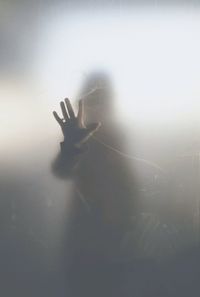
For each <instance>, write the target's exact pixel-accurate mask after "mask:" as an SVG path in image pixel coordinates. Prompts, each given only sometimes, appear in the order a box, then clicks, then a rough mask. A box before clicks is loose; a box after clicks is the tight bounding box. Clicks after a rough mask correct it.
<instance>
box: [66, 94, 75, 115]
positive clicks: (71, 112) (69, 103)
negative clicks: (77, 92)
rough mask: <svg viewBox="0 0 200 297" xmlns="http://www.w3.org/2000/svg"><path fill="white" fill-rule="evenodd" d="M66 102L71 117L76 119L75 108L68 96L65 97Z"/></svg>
mask: <svg viewBox="0 0 200 297" xmlns="http://www.w3.org/2000/svg"><path fill="white" fill-rule="evenodd" d="M65 104H66V106H67V110H68V114H69V117H70V118H72V119H74V118H75V114H74V110H73V108H72V105H71V102H70V101H69V99H68V98H66V99H65Z"/></svg>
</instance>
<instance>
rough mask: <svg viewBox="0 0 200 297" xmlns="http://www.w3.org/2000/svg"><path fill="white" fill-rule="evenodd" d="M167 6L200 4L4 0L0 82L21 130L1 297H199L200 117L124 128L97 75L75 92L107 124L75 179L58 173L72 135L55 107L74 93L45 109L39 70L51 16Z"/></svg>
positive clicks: (8, 203) (0, 189)
mask: <svg viewBox="0 0 200 297" xmlns="http://www.w3.org/2000/svg"><path fill="white" fill-rule="evenodd" d="M163 4H164V5H166V6H170V7H174V6H176V5H177V6H178V7H179V5H180V8H181V7H188V8H186V9H189V10H190V9H192V10H193V9H195V8H196V7H198V5H199V1H148V3H147V1H123V2H122V1H73V2H72V1H50V0H49V1H48V0H46V1H43V2H42V1H34V2H33V1H0V16H1V17H0V65H1V67H0V82H1V89H4V88H5V89H6V90H8V94H9V96H8V97H6V96H5V97H4V93H2V95H1V96H2V97H1V99H0V101H1V102H2V105H1V106H2V110H1V113H2V114H4V113H8V116H7V117H8V119H9V118H10V119H13V121H14V118H15V116H16V119H17V120H16V122H17V121H19V123H20V124H19V128H18V126H17V125H16V126H15V125H14V124H13V126H11V128H12V131H11V132H12V133H11V132H10V131H9V129H10V127H7V126H5V127H4V126H3V127H1V131H2V144H1V149H0V165H1V166H0V168H1V170H0V264H1V265H0V267H1V268H0V277H1V279H0V280H1V286H0V293H1V295H2V296H5V297H7V296H8V297H12V296H22V297H23V296H42V297H43V296H48V297H50V296H52V297H53V296H59V297H63V296H69V297H79V296H83V297H85V296H97V297H98V296H109V297H112V296H119V297H121V296H139V297H143V296H152V297H153V296H198V295H199V292H200V287H199V281H198V277H199V272H200V266H199V265H200V250H199V236H200V229H199V228H200V216H199V211H200V209H199V194H200V192H199V139H200V138H199V137H200V135H199V130H198V128H199V127H198V124H197V125H196V126H195V124H194V123H195V120H194V123H192V124H191V123H185V122H184V124H182V123H180V124H179V125H178V124H177V126H174V127H172V128H171V126H170V128H167V127H166V126H164V127H162V126H159V125H157V126H156V124H155V126H153V127H152V126H148V121H147V123H146V124H144V126H143V127H142V128H141V129H138V130H137V127H132V124H131V127H130V125H129V123H127V122H126V119H125V120H124V122H125V125H124V126H123V125H122V124H121V122H120V121H118V118H120V112H119V111H117V113H119V114H116V110H115V109H114V105H115V96H114V91H115V85H114V84H113V83H112V77H110V76H109V73H107V72H106V69H105V71H104V72H98V69H97V72H93V73H89V75H87V76H86V78H85V79H83V81H82V85H80V86H79V89H77V91H76V92H77V94H78V95H77V97H78V98H82V97H83V100H84V103H85V115H86V122H87V123H91V122H96V121H100V122H101V123H102V126H101V128H100V129H99V130H98V131H97V132H96V134H94V137H93V138H92V139H91V140H90V141H88V151H86V152H83V153H82V154H81V155H80V160H79V167H78V169H77V170H75V177H72V176H67V177H64V178H63V177H62V178H59V177H58V176H56V174H55V172H52V163H53V162H55V159H56V157H57V155H59V153H60V142H61V141H62V140H63V139H62V136H61V133H60V132H59V130H58V129H57V130H56V122H55V120H54V119H53V116H52V111H53V110H54V109H56V110H57V111H58V113H59V112H60V110H59V100H63V99H64V98H58V99H55V101H54V102H57V103H55V104H53V103H51V102H48V104H47V107H46V101H45V100H43V99H41V98H42V96H43V93H40V92H38V89H39V88H37V82H38V81H37V80H36V79H35V77H34V74H33V72H34V71H33V69H34V57H35V52H37V50H38V47H39V43H40V42H41V36H40V32H41V29H42V28H41V27H42V25H43V24H44V23H48V15H49V14H50V15H52V14H56V15H58V16H59V13H60V12H61V11H66V14H68V13H70V12H72V11H76V10H77V11H81V10H87V9H88V10H89V11H90V13H93V12H95V10H96V9H97V10H98V9H101V10H102V11H104V10H105V11H106V10H107V9H112V8H113V9H123V7H126V8H127V7H133V8H135V7H138V6H139V7H140V8H142V7H143V6H144V7H146V6H150V7H151V8H153V9H154V8H155V9H157V8H158V7H160V6H163ZM69 42H70V41H69ZM86 71H87V69H86ZM12 88H13V90H12ZM46 88H47V89H48V86H47V87H46ZM22 89H23V91H22ZM15 94H16V99H15ZM20 94H23V96H24V97H25V99H24V98H23V97H22V98H20ZM66 96H68V94H66ZM33 97H34V98H33ZM9 100H10V105H8V107H9V106H10V107H9V108H8V109H7V110H3V108H4V102H5V106H7V105H6V104H7V103H8V101H9ZM56 100H57V101H56ZM1 102H0V103H1ZM76 103H77V102H73V104H74V106H76ZM22 107H23V108H24V109H23V108H22ZM130 108H132V107H130ZM13 109H14V110H13ZM2 118H3V116H2ZM0 121H1V118H0ZM2 121H3V120H2ZM6 121H7V120H6ZM6 121H3V124H4V122H6ZM14 123H15V122H14ZM15 129H16V130H15ZM4 130H5V131H8V132H9V133H10V134H9V133H8V134H9V137H8V138H6V137H7V136H5V135H4ZM6 133H7V132H6ZM59 133H60V134H59ZM12 137H13V140H12ZM6 140H8V142H7V143H6ZM128 219H129V220H128ZM102 222H103V223H102ZM91 239H92V240H91Z"/></svg>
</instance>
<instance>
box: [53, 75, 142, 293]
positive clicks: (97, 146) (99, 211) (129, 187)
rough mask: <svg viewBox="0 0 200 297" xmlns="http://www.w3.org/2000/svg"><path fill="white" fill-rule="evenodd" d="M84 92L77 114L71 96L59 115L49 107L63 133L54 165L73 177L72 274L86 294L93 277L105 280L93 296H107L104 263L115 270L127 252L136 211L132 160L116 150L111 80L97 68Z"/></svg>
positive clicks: (118, 137)
mask: <svg viewBox="0 0 200 297" xmlns="http://www.w3.org/2000/svg"><path fill="white" fill-rule="evenodd" d="M82 94H83V95H82V96H83V97H84V98H83V99H81V100H80V101H79V107H78V112H77V115H75V112H74V110H73V107H72V105H71V102H70V100H69V99H65V102H63V101H62V102H61V103H60V106H61V110H62V118H61V117H60V116H59V115H58V114H57V113H56V112H55V111H54V112H53V114H54V117H55V119H56V121H57V122H58V123H59V125H60V127H61V129H62V132H63V135H64V141H63V142H62V143H61V152H60V153H59V154H58V156H57V158H56V160H55V162H54V164H53V170H54V173H55V174H56V175H57V176H59V177H61V178H66V179H72V180H73V181H74V184H75V187H76V191H75V195H74V197H72V206H71V210H70V220H69V221H68V227H67V229H68V234H66V241H67V244H66V254H67V258H68V259H70V260H68V263H69V262H71V265H72V266H71V267H72V268H71V270H70V275H72V274H73V273H72V271H73V269H75V271H76V272H75V280H76V281H77V278H78V276H77V275H78V273H80V274H81V276H80V278H79V280H81V282H83V283H84V286H86V287H87V285H86V284H87V283H88V284H89V283H90V286H89V285H88V287H87V290H86V291H87V294H89V293H88V292H89V291H90V290H92V289H91V287H92V286H93V285H91V284H92V282H91V279H93V283H96V282H97V280H98V282H103V279H104V285H101V286H100V283H99V286H97V285H96V286H95V285H94V287H96V289H95V290H97V291H98V290H100V287H101V290H100V291H101V293H100V291H99V293H97V292H96V291H95V295H96V296H97V295H98V294H99V295H98V296H102V294H103V295H104V296H105V294H106V293H105V292H107V294H108V292H109V289H108V287H107V285H108V284H107V285H106V283H107V281H108V280H107V277H108V274H109V277H108V278H110V277H111V275H113V277H114V275H115V273H113V274H112V273H110V272H111V271H110V272H108V271H109V269H108V267H112V269H113V266H112V265H111V266H109V264H108V263H120V262H121V263H123V262H124V261H127V258H128V257H130V254H129V255H127V254H126V251H125V249H124V240H125V237H126V234H127V232H128V231H129V230H130V229H133V222H134V218H135V215H136V214H137V188H136V182H135V180H134V176H133V172H132V165H131V164H130V161H129V160H128V161H127V159H125V158H123V157H122V156H121V154H120V152H121V151H124V145H125V143H124V142H125V141H124V137H123V136H122V135H123V134H122V130H121V129H120V127H119V126H118V125H117V122H116V120H115V118H114V107H113V96H112V92H111V87H110V82H109V80H108V79H107V77H106V76H105V75H103V74H101V73H100V74H96V75H92V76H91V78H89V79H88V81H87V82H86V86H85V88H84V89H83V92H82ZM132 257H134V251H133V254H132ZM97 263H98V264H97ZM103 263H105V265H104V264H103ZM86 266H87V268H86V270H85V273H83V270H84V269H85V268H84V269H83V267H86ZM103 267H104V268H103ZM105 267H107V268H105ZM112 269H111V270H112ZM81 272H82V273H81ZM95 275H96V276H95ZM97 275H98V276H97ZM83 279H84V281H83ZM86 279H87V280H88V281H87V280H86ZM110 284H111V281H109V285H110ZM75 286H76V284H75ZM79 286H80V282H79ZM88 288H90V290H89V291H88ZM105 288H107V289H105ZM109 288H110V289H111V290H113V289H114V288H113V286H111V287H109ZM102 290H103V291H102ZM90 293H91V295H92V294H94V292H93V293H92V292H91V291H90ZM87 294H86V295H87ZM109 294H110V293H109ZM83 296H85V295H83ZM109 296H110V295H109Z"/></svg>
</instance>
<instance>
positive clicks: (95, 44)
mask: <svg viewBox="0 0 200 297" xmlns="http://www.w3.org/2000/svg"><path fill="white" fill-rule="evenodd" d="M199 16H200V12H199V11H197V12H195V13H189V12H187V11H176V10H172V11H166V10H165V11H164V10H163V11H157V12H156V13H155V12H154V13H153V12H152V11H150V10H146V11H145V10H144V11H137V10H136V11H135V12H133V11H132V12H130V13H127V12H126V13H125V12H124V13H123V12H121V13H120V14H119V13H110V12H109V13H108V14H105V12H104V13H102V14H100V13H99V14H94V15H88V14H86V13H85V14H84V13H80V14H73V15H63V16H62V15H59V19H56V18H55V19H50V21H49V23H48V26H47V28H46V29H45V30H44V32H43V36H42V40H43V42H42V47H41V48H40V52H39V56H38V63H37V66H36V67H37V71H38V72H39V73H38V74H37V75H39V79H40V80H42V82H43V85H45V86H46V89H48V90H47V92H48V93H49V94H51V96H50V97H51V98H53V100H54V103H56V102H57V100H58V98H59V97H60V98H63V97H65V96H69V97H72V98H74V97H75V95H76V94H77V93H78V91H79V88H80V86H81V83H82V79H83V78H84V76H87V75H88V74H90V73H91V72H92V71H95V70H99V69H101V70H105V71H107V72H108V73H109V74H110V76H111V78H112V81H113V85H114V90H115V94H116V102H117V106H118V108H120V112H121V113H120V115H123V116H124V117H125V118H126V119H127V118H128V119H134V121H135V122H137V121H138V122H141V121H142V122H143V121H144V120H147V121H152V122H155V121H156V122H159V121H168V122H171V121H174V120H175V119H177V117H178V119H181V118H184V117H186V118H188V117H189V118H191V117H193V116H194V111H195V110H197V108H198V107H199V104H198V101H199V97H200V58H199V53H200V40H199V36H200V18H199ZM38 65H39V66H38Z"/></svg>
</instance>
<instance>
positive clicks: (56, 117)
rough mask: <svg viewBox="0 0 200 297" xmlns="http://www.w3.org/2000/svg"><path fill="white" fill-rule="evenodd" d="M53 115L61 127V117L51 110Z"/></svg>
mask: <svg viewBox="0 0 200 297" xmlns="http://www.w3.org/2000/svg"><path fill="white" fill-rule="evenodd" d="M53 115H54V118H55V119H56V121H57V122H58V124H59V125H60V126H61V127H62V125H63V121H62V119H61V118H60V117H59V115H58V114H57V112H56V111H53Z"/></svg>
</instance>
